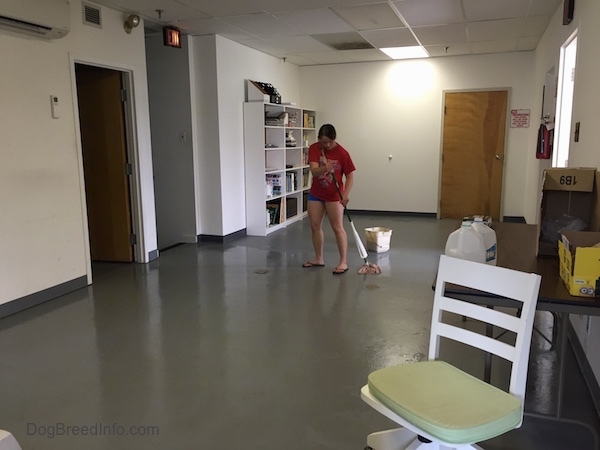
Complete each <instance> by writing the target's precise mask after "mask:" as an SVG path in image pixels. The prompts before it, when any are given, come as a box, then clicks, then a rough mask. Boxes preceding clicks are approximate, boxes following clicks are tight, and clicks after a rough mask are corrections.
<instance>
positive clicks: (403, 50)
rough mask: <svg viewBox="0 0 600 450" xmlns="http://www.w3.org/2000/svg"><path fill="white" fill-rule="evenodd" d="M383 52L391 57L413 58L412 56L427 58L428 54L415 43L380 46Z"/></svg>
mask: <svg viewBox="0 0 600 450" xmlns="http://www.w3.org/2000/svg"><path fill="white" fill-rule="evenodd" d="M379 50H381V51H382V52H383V53H385V54H386V55H388V56H389V57H390V58H392V59H413V58H429V54H428V53H427V52H426V51H425V49H424V48H423V47H419V46H418V45H415V46H413V47H388V48H380V49H379Z"/></svg>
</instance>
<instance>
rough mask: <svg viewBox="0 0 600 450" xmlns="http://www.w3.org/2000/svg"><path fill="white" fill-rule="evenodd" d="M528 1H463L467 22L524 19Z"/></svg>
mask: <svg viewBox="0 0 600 450" xmlns="http://www.w3.org/2000/svg"><path fill="white" fill-rule="evenodd" d="M529 3H530V0H463V5H464V7H465V15H466V17H467V20H468V21H469V22H470V21H476V20H494V19H510V18H513V17H524V16H525V15H526V14H527V11H528V10H529Z"/></svg>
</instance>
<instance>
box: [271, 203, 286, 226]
mask: <svg viewBox="0 0 600 450" xmlns="http://www.w3.org/2000/svg"><path fill="white" fill-rule="evenodd" d="M267 211H268V213H269V226H273V225H278V224H279V223H281V222H282V221H283V216H282V211H281V199H280V198H278V199H276V200H269V201H268V202H267Z"/></svg>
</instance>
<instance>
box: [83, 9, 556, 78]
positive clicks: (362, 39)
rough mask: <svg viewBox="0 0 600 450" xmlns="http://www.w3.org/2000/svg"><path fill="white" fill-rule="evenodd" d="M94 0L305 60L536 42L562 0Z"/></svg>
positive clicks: (150, 22)
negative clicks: (391, 49) (388, 50)
mask: <svg viewBox="0 0 600 450" xmlns="http://www.w3.org/2000/svg"><path fill="white" fill-rule="evenodd" d="M94 3H97V4H99V5H106V6H110V7H112V8H114V9H117V10H120V11H123V12H124V13H135V14H138V15H139V16H141V17H143V18H144V20H145V25H146V31H147V32H152V31H157V32H158V31H160V30H161V29H162V27H163V26H165V25H173V26H176V27H177V28H179V29H180V30H181V31H182V32H183V33H184V34H188V35H192V36H200V35H208V34H218V35H221V36H224V37H226V38H228V39H231V40H232V41H236V42H239V43H240V44H243V45H245V46H248V47H251V48H254V49H257V50H260V51H262V52H264V53H267V54H270V55H273V56H275V57H278V58H285V59H286V61H289V62H292V63H294V64H297V65H301V66H305V65H319V64H338V63H348V62H362V61H385V60H389V59H390V58H389V57H388V56H387V55H385V54H384V53H382V52H381V51H379V50H378V48H383V47H402V46H414V45H421V46H423V47H424V48H425V49H426V50H427V52H428V53H429V55H430V56H431V57H438V56H439V57H442V56H450V55H472V54H482V53H501V52H518V51H529V50H534V49H535V48H536V46H537V44H538V42H539V40H540V38H541V37H542V35H543V34H544V31H545V30H546V26H547V25H548V22H549V21H550V19H551V17H552V16H553V14H554V13H555V11H556V9H557V8H558V7H559V5H561V4H562V0H397V1H387V2H385V1H369V0H94ZM157 10H161V13H160V14H159V13H158V12H157ZM336 47H337V48H338V49H336ZM365 47H366V48H365ZM340 48H341V49H340Z"/></svg>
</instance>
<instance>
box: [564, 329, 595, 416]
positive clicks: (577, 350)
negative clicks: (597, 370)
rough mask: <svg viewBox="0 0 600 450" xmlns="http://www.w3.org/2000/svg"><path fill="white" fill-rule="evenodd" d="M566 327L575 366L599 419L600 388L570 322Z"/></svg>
mask: <svg viewBox="0 0 600 450" xmlns="http://www.w3.org/2000/svg"><path fill="white" fill-rule="evenodd" d="M568 327H569V329H568V332H567V333H568V336H569V342H570V343H571V348H572V349H573V353H574V354H575V359H576V360H577V365H578V366H579V370H580V371H581V373H582V375H583V379H584V380H585V383H586V384H587V387H588V389H589V391H590V396H591V397H592V401H593V402H594V406H595V407H596V413H597V414H598V417H600V386H599V385H598V380H596V377H595V376H594V372H593V371H592V367H591V366H590V363H589V362H588V359H587V356H585V352H584V351H583V347H582V346H581V343H580V342H579V338H578V337H577V333H575V329H574V328H573V325H572V324H571V321H568Z"/></svg>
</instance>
